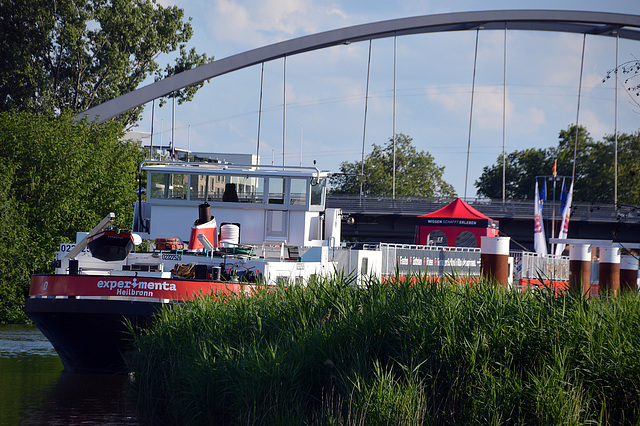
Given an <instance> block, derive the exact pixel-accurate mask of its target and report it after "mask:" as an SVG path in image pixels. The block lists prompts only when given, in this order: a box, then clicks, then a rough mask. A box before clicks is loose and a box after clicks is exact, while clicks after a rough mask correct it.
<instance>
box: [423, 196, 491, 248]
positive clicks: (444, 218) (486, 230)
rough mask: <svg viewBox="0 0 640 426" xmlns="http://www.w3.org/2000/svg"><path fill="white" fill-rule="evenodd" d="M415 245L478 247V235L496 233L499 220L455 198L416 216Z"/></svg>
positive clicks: (489, 235) (485, 235)
mask: <svg viewBox="0 0 640 426" xmlns="http://www.w3.org/2000/svg"><path fill="white" fill-rule="evenodd" d="M416 225H417V226H416V244H432V245H438V246H449V247H480V240H481V238H480V237H496V236H498V221H497V220H493V219H491V218H490V217H489V216H487V215H485V214H483V213H480V212H479V211H478V210H476V209H474V208H473V207H471V206H470V205H469V204H467V203H466V202H464V201H463V200H462V199H460V198H458V199H456V200H455V201H452V202H451V203H449V204H447V205H446V206H444V207H443V208H441V209H439V210H436V211H435V212H433V213H429V214H424V215H421V216H418V219H417V221H416Z"/></svg>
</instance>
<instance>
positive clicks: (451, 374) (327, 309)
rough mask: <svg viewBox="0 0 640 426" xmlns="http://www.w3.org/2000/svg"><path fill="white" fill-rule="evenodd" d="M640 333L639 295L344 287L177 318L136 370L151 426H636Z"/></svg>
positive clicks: (261, 296) (171, 314) (184, 312)
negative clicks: (627, 425) (594, 296)
mask: <svg viewBox="0 0 640 426" xmlns="http://www.w3.org/2000/svg"><path fill="white" fill-rule="evenodd" d="M449 284H451V285H449ZM639 323H640V299H639V298H638V296H637V295H635V294H634V295H625V296H623V297H619V298H601V299H595V300H589V301H587V300H585V299H584V298H582V297H580V296H577V295H567V296H562V297H558V298H555V297H553V296H552V295H549V294H546V293H544V292H528V293H525V294H520V293H517V292H513V291H508V290H505V289H503V288H500V287H497V286H494V285H491V284H486V283H481V284H480V285H477V286H456V285H455V279H454V278H452V279H451V282H450V283H448V284H444V285H434V284H430V283H429V282H428V281H427V280H426V279H422V278H418V279H417V280H416V281H415V284H413V285H380V284H377V283H370V284H369V285H367V286H365V287H364V288H355V287H353V286H351V285H350V281H349V279H348V278H347V277H338V278H336V279H334V280H333V281H329V280H322V279H320V280H317V281H313V282H310V283H309V284H308V286H307V287H304V288H302V287H296V286H294V287H281V288H278V289H277V290H276V291H273V290H272V291H269V290H266V289H259V290H257V291H256V294H255V295H253V297H246V296H245V295H235V294H232V295H224V296H218V297H216V298H209V299H200V300H197V301H195V302H193V303H188V304H185V305H184V306H181V307H179V308H176V309H173V310H165V311H163V312H162V313H161V315H159V317H158V319H157V322H156V323H155V324H154V326H153V327H152V328H151V329H150V330H149V331H146V332H141V334H140V335H138V336H137V337H136V339H135V347H136V351H135V352H134V355H133V357H132V359H131V363H130V367H131V369H132V372H133V377H134V380H133V391H134V398H135V400H136V403H137V407H138V412H139V416H140V419H141V420H142V422H143V423H148V424H161V423H164V424H344V425H352V424H353V425H355V424H358V425H360V424H393V425H397V424H406V425H414V424H472V423H473V424H523V423H524V424H586V423H590V422H594V423H597V424H625V423H630V424H634V423H637V422H638V421H640V328H639V327H638V326H637V325H638V324H639Z"/></svg>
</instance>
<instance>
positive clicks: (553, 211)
mask: <svg viewBox="0 0 640 426" xmlns="http://www.w3.org/2000/svg"><path fill="white" fill-rule="evenodd" d="M557 167H558V159H557V158H556V159H555V160H554V162H553V172H552V173H551V176H552V178H553V203H552V207H551V238H555V237H556V176H557V175H558V169H557ZM554 249H555V244H551V253H554V252H555V251H554Z"/></svg>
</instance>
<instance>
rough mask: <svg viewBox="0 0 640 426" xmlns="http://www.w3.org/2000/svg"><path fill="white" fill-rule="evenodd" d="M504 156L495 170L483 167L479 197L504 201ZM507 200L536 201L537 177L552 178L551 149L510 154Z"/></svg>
mask: <svg viewBox="0 0 640 426" xmlns="http://www.w3.org/2000/svg"><path fill="white" fill-rule="evenodd" d="M502 164H503V161H502V154H500V156H499V157H498V160H497V161H496V164H495V165H493V166H484V168H483V169H482V175H481V176H480V177H479V178H478V180H477V181H476V182H475V187H476V188H477V190H478V191H477V192H478V195H484V196H485V197H489V198H502ZM505 164H506V167H505V197H506V198H509V199H511V198H516V199H522V198H525V199H533V193H534V189H535V179H536V176H539V175H543V174H545V173H546V174H551V168H552V167H553V157H552V155H551V154H550V153H549V150H548V149H535V148H528V149H523V150H522V151H513V152H511V153H509V154H507V161H506V162H505Z"/></svg>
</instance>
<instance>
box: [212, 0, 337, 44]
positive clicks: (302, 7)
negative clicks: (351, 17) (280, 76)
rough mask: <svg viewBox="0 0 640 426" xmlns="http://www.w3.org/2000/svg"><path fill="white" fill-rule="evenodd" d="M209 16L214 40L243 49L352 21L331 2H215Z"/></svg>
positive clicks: (272, 0)
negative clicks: (348, 20)
mask: <svg viewBox="0 0 640 426" xmlns="http://www.w3.org/2000/svg"><path fill="white" fill-rule="evenodd" d="M207 15H208V20H207V25H208V27H209V31H210V32H211V35H212V37H213V38H214V39H216V40H217V41H218V42H222V43H228V44H230V45H231V46H234V47H235V48H239V49H250V48H255V47H259V46H262V45H265V44H270V43H274V42H277V41H281V40H285V39H290V38H293V37H297V36H301V35H306V34H312V33H315V32H318V31H319V30H320V28H322V29H324V28H323V27H324V26H326V25H332V27H335V26H336V23H337V22H343V21H346V20H347V18H348V17H347V14H346V13H345V12H344V11H342V10H341V9H340V8H338V7H335V6H334V5H332V3H330V2H328V3H324V2H322V3H317V2H313V1H311V0H246V1H239V0H214V1H213V2H212V3H210V6H209V10H208V13H207ZM329 22H331V24H328V23H329ZM338 26H340V25H338Z"/></svg>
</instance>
